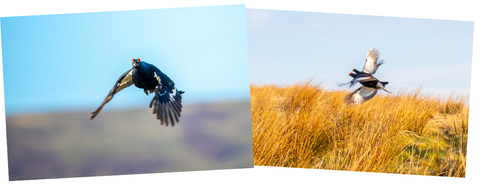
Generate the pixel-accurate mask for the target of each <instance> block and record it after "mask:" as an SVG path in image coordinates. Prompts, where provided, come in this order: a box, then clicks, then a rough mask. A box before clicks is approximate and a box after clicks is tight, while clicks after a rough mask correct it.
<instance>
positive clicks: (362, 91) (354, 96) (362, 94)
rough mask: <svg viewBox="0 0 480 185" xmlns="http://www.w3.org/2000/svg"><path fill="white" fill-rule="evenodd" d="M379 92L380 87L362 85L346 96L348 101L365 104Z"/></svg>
mask: <svg viewBox="0 0 480 185" xmlns="http://www.w3.org/2000/svg"><path fill="white" fill-rule="evenodd" d="M377 92H378V89H375V88H369V87H365V86H362V87H360V88H358V89H357V90H355V91H353V93H350V94H349V95H347V97H345V100H346V101H347V103H349V104H350V103H353V104H357V105H360V104H363V103H365V102H366V101H368V100H370V99H372V98H373V97H374V96H375V95H376V94H377Z"/></svg>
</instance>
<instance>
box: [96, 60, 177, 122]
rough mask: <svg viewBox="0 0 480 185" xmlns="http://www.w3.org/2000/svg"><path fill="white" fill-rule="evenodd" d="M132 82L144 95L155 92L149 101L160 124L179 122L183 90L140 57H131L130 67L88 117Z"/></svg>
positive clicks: (97, 111)
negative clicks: (178, 88)
mask: <svg viewBox="0 0 480 185" xmlns="http://www.w3.org/2000/svg"><path fill="white" fill-rule="evenodd" d="M132 84H135V86H136V87H138V88H140V89H143V92H145V94H146V95H148V94H149V93H150V94H151V93H155V94H154V96H153V99H152V101H151V102H150V108H152V113H153V114H156V116H157V119H158V120H160V123H161V124H162V125H163V124H164V123H165V125H166V126H168V124H169V122H170V124H171V125H172V126H175V123H178V122H179V121H178V118H179V117H180V113H181V112H182V94H183V93H184V92H185V91H179V90H177V88H176V87H175V83H174V82H173V81H172V80H171V79H170V78H169V77H168V76H167V75H166V74H164V73H163V72H162V71H160V69H158V68H157V67H156V66H154V65H152V64H149V63H146V62H144V61H140V59H132V68H131V69H130V70H128V71H127V72H125V73H123V74H122V75H121V76H120V77H119V78H118V80H117V81H116V82H115V85H114V86H113V88H112V90H110V92H109V93H108V95H107V97H106V98H105V99H104V100H103V102H102V104H101V105H100V106H99V107H98V108H97V110H96V111H95V112H92V115H91V117H90V119H93V118H95V116H97V115H98V113H100V111H101V110H102V108H103V106H105V104H107V103H108V102H109V101H110V100H112V98H113V96H115V94H117V93H118V92H120V91H121V90H123V89H125V88H127V87H129V86H131V85H132Z"/></svg>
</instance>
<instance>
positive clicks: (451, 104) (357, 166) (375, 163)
mask: <svg viewBox="0 0 480 185" xmlns="http://www.w3.org/2000/svg"><path fill="white" fill-rule="evenodd" d="M352 91H353V89H352ZM350 92H351V91H329V90H325V89H322V88H321V87H319V86H317V85H312V84H310V83H302V84H296V85H293V86H289V87H278V86H269V85H266V86H251V104H252V125H253V144H254V147H253V148H254V163H255V165H265V166H283V167H299V168H320V169H331V170H349V171H364V172H384V173H401V174H417V175H438V176H453V177H465V164H466V159H465V156H466V145H467V132H468V128H467V126H468V112H469V105H468V98H466V97H453V96H450V97H449V98H443V99H441V98H437V97H430V96H428V95H426V94H422V92H421V89H414V90H404V91H401V92H395V93H394V94H393V95H387V93H382V92H379V93H378V95H377V96H375V97H374V98H373V99H372V100H369V101H367V102H366V103H365V104H363V105H361V106H354V105H353V106H352V105H347V104H346V103H345V101H344V98H345V96H346V95H347V94H348V93H350Z"/></svg>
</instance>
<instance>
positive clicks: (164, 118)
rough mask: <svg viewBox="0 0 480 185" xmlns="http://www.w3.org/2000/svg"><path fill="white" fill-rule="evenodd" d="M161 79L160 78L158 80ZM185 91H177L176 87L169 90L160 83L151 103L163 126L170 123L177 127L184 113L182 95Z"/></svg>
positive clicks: (153, 111)
mask: <svg viewBox="0 0 480 185" xmlns="http://www.w3.org/2000/svg"><path fill="white" fill-rule="evenodd" d="M157 79H160V78H157ZM183 93H184V92H183V91H179V90H177V89H176V88H175V87H173V88H172V89H167V86H164V85H162V84H161V83H159V84H158V85H157V88H155V96H154V97H153V99H152V101H151V102H150V108H152V113H153V114H156V115H157V119H158V120H160V123H161V124H162V125H163V124H164V123H165V125H166V126H168V123H169V122H170V124H171V125H172V126H175V123H177V122H178V118H179V117H180V113H181V112H182V107H183V106H182V94H183Z"/></svg>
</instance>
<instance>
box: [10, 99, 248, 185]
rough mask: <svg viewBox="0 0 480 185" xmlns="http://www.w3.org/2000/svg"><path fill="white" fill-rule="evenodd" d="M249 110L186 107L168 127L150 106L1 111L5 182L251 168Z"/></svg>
mask: <svg viewBox="0 0 480 185" xmlns="http://www.w3.org/2000/svg"><path fill="white" fill-rule="evenodd" d="M249 110H250V103H249V102H226V103H212V104H188V105H185V106H184V109H183V112H182V117H181V118H180V123H179V124H177V125H175V127H171V126H170V127H165V126H161V125H160V122H159V121H158V120H156V119H155V116H153V115H152V113H151V110H150V109H135V110H122V111H105V110H104V111H102V112H101V113H100V114H99V115H98V116H97V117H96V118H95V119H94V120H89V117H90V112H64V113H51V114H30V115H14V116H7V121H6V123H7V146H8V161H9V162H8V165H9V175H10V180H25V179H40V178H59V177H79V176H97V175H118V174H137V173H157V172H176V171H187V170H210V169H225V168H246V167H253V159H252V140H251V137H248V136H251V120H250V111H249Z"/></svg>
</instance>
